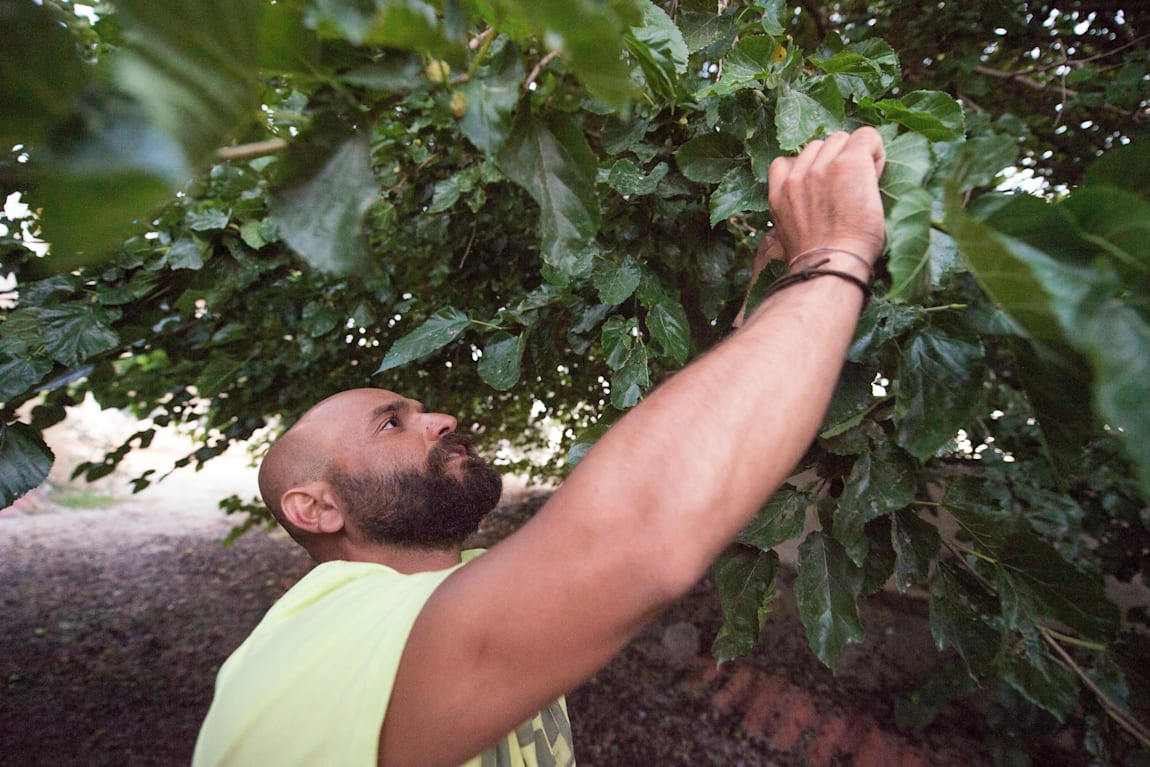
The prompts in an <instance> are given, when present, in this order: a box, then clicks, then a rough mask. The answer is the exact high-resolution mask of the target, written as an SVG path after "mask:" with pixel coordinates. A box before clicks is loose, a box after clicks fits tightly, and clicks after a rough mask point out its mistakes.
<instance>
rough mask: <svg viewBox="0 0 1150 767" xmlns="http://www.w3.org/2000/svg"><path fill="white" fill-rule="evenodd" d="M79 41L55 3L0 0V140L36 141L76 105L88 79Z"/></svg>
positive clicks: (10, 144) (0, 142)
mask: <svg viewBox="0 0 1150 767" xmlns="http://www.w3.org/2000/svg"><path fill="white" fill-rule="evenodd" d="M77 47H78V41H76V40H73V38H72V36H71V35H70V34H68V30H67V28H66V27H65V26H64V25H63V24H62V23H60V20H59V19H57V18H54V14H53V12H52V10H51V6H45V5H43V4H36V3H31V2H5V3H2V4H0V52H2V53H0V103H2V104H3V105H4V119H3V120H0V145H3V148H4V149H5V151H7V150H8V149H9V148H10V147H13V146H15V145H16V144H23V145H24V146H36V145H38V144H40V143H41V142H42V141H44V139H45V138H46V136H47V133H48V130H49V129H50V128H51V126H52V124H53V123H55V122H60V121H63V120H64V119H66V118H67V117H68V116H69V114H71V112H72V110H73V109H74V108H75V104H74V103H73V99H74V98H75V96H76V94H77V93H78V92H79V90H80V87H81V86H82V85H83V82H84V71H83V66H82V64H81V62H80V56H79V51H78V50H77Z"/></svg>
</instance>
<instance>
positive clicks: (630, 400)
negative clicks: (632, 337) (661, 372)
mask: <svg viewBox="0 0 1150 767" xmlns="http://www.w3.org/2000/svg"><path fill="white" fill-rule="evenodd" d="M647 357H648V354H647V347H646V346H644V345H643V344H641V343H636V344H635V345H634V346H633V347H632V348H631V350H630V352H629V353H628V354H627V359H626V361H625V362H624V363H623V365H622V367H620V368H619V369H618V370H616V371H615V374H614V375H612V376H611V404H612V405H614V406H615V407H616V408H618V409H619V410H626V409H627V408H629V407H634V406H635V405H637V404H639V401H640V400H641V399H642V398H643V395H644V394H646V393H647V392H648V391H649V390H650V389H651V373H650V370H649V368H648V365H647Z"/></svg>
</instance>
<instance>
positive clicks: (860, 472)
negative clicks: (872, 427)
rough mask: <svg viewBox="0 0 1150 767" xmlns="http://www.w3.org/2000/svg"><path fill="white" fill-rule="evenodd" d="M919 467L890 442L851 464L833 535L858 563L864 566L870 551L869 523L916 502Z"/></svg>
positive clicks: (836, 508) (836, 513)
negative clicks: (916, 477)
mask: <svg viewBox="0 0 1150 767" xmlns="http://www.w3.org/2000/svg"><path fill="white" fill-rule="evenodd" d="M917 468H918V467H917V466H915V464H914V462H913V461H911V460H910V458H908V457H907V456H906V455H905V454H904V453H903V452H902V451H901V450H899V449H898V448H896V447H893V446H891V445H889V444H883V445H880V446H879V447H878V448H876V449H875V450H874V451H873V452H867V453H863V454H862V455H861V456H860V457H859V458H858V460H856V461H855V463H854V466H853V467H851V473H850V475H849V476H848V477H847V480H846V486H845V487H844V488H843V494H842V496H841V497H840V498H839V502H838V505H837V506H836V507H835V511H834V536H835V538H837V539H838V541H839V542H840V543H841V544H842V546H843V550H844V551H845V552H846V554H847V555H848V556H849V557H850V558H851V560H852V561H853V562H854V563H855V564H856V565H862V563H863V560H864V559H865V558H866V554H867V539H866V536H865V535H864V534H863V529H864V527H865V526H866V523H867V522H870V521H871V520H872V519H878V518H879V517H882V516H885V515H887V514H890V513H891V512H893V511H897V510H898V509H902V508H905V507H906V506H909V505H910V504H911V503H912V502H913V501H914V496H915V490H916V487H915V476H916V472H917Z"/></svg>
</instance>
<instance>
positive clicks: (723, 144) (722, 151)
mask: <svg viewBox="0 0 1150 767" xmlns="http://www.w3.org/2000/svg"><path fill="white" fill-rule="evenodd" d="M675 162H676V164H678V166H679V171H680V172H681V173H682V174H683V175H684V176H686V177H687V178H689V179H691V180H692V181H697V182H699V183H700V184H715V183H718V182H720V181H722V180H723V177H725V176H726V175H727V174H728V173H729V172H730V171H731V170H733V169H734V168H736V167H738V166H739V165H740V164H741V163H743V162H746V153H745V150H744V149H743V144H742V142H741V141H739V140H738V139H737V138H735V137H734V136H731V135H729V134H726V133H721V132H720V133H704V134H703V135H701V136H696V137H695V138H693V139H690V140H689V141H687V142H686V143H685V144H683V145H682V146H681V147H679V148H678V149H677V150H675Z"/></svg>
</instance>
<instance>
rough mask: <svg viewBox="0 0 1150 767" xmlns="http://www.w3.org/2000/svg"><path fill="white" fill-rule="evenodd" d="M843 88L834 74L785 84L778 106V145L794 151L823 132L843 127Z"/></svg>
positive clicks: (776, 125)
mask: <svg viewBox="0 0 1150 767" xmlns="http://www.w3.org/2000/svg"><path fill="white" fill-rule="evenodd" d="M845 119H846V112H845V105H844V103H843V95H842V92H841V91H839V86H838V83H836V82H835V79H834V78H833V77H825V76H824V77H812V78H808V79H806V80H803V81H801V82H798V83H795V84H794V85H792V86H784V87H783V89H782V92H781V93H780V94H779V100H778V105H777V106H776V108H775V131H776V132H777V135H778V140H779V146H780V147H782V148H783V149H784V150H787V151H795V150H798V149H799V148H801V147H802V146H803V145H805V144H806V143H807V142H808V141H810V140H811V139H814V138H817V137H818V136H819V135H821V134H827V133H833V132H835V131H839V130H842V129H843V125H844V120H845Z"/></svg>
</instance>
